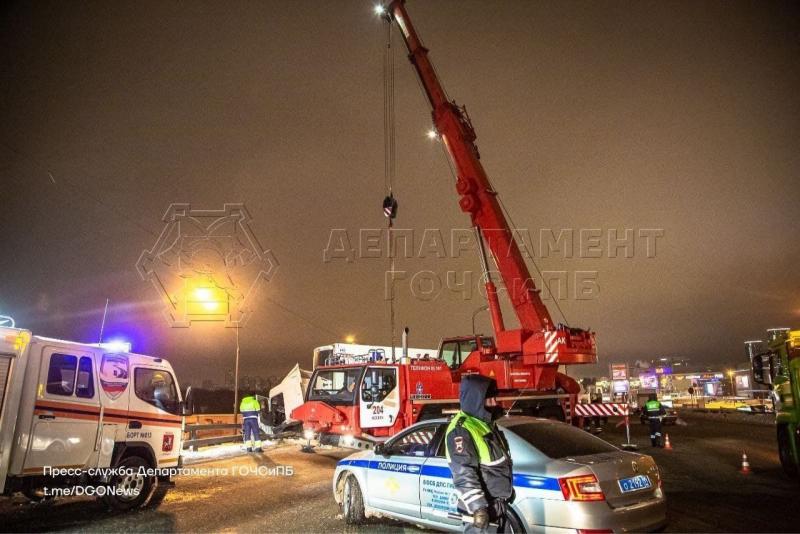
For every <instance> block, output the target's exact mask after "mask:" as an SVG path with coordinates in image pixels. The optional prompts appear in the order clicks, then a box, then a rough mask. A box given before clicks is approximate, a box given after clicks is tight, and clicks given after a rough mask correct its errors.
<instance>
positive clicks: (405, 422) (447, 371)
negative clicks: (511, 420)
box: [291, 335, 574, 448]
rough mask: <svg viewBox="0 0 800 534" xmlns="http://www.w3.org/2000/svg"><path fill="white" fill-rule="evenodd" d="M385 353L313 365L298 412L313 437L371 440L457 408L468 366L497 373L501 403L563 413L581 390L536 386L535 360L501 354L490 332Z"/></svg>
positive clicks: (359, 444)
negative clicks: (431, 349) (395, 355)
mask: <svg viewBox="0 0 800 534" xmlns="http://www.w3.org/2000/svg"><path fill="white" fill-rule="evenodd" d="M382 354H385V353H380V354H379V353H374V352H372V353H368V354H366V355H361V356H352V355H340V356H339V357H335V358H334V357H329V358H328V359H326V365H319V366H318V367H317V368H316V369H315V370H314V373H313V374H312V375H311V378H310V380H309V383H308V388H307V390H306V394H305V398H304V401H305V402H304V403H303V404H302V405H301V406H299V407H297V408H295V409H294V410H293V411H292V412H291V417H292V419H294V420H298V421H302V422H303V427H304V429H305V436H306V438H307V439H312V438H317V439H318V440H319V442H320V443H322V444H331V445H344V446H354V447H356V448H370V447H371V445H372V444H374V443H375V442H377V441H381V440H383V439H385V438H387V437H389V436H392V435H394V434H395V433H397V432H398V431H400V430H402V429H403V428H406V427H408V426H410V425H412V424H414V423H416V422H418V421H421V420H424V419H432V418H436V417H441V416H442V415H444V414H448V413H454V412H455V411H457V409H458V390H459V386H460V383H461V376H462V375H464V374H473V373H480V374H484V375H486V376H491V377H493V378H495V379H496V380H497V382H498V387H499V389H500V391H501V396H500V397H499V399H498V400H499V402H500V404H501V405H502V406H503V407H505V408H506V409H508V410H509V411H511V412H513V413H524V414H531V415H539V416H545V417H555V418H558V419H561V420H563V419H564V410H563V408H562V406H561V401H562V400H563V399H566V398H567V397H569V395H568V394H567V393H574V392H572V391H566V390H562V391H558V392H556V394H547V392H537V391H533V390H532V389H530V388H531V387H532V376H531V370H530V368H529V367H525V366H524V363H523V362H522V361H515V360H513V359H509V358H507V357H503V356H500V355H498V354H497V351H496V348H495V343H494V339H493V338H492V337H490V336H481V335H475V336H463V337H455V338H446V339H444V340H442V342H441V343H440V345H439V350H438V353H437V354H436V355H435V356H433V357H432V356H430V355H429V354H428V353H425V354H424V355H422V356H420V355H419V354H417V355H416V356H412V355H411V353H410V351H409V352H408V354H409V355H408V356H407V357H401V358H399V359H398V360H397V361H392V360H391V359H389V358H386V357H384V356H383V355H382Z"/></svg>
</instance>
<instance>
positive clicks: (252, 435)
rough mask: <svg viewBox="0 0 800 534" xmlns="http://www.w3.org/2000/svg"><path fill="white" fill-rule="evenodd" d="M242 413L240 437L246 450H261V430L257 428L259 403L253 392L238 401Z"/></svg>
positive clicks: (259, 410)
mask: <svg viewBox="0 0 800 534" xmlns="http://www.w3.org/2000/svg"><path fill="white" fill-rule="evenodd" d="M239 412H241V414H242V439H243V440H244V442H245V444H246V445H247V452H263V449H262V448H261V431H260V429H259V428H258V414H259V412H261V404H260V403H259V402H258V399H256V396H255V394H253V395H247V396H246V397H244V398H243V399H242V402H240V403H239Z"/></svg>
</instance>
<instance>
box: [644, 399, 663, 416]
mask: <svg viewBox="0 0 800 534" xmlns="http://www.w3.org/2000/svg"><path fill="white" fill-rule="evenodd" d="M644 409H645V410H646V411H647V412H649V413H655V414H656V415H658V412H660V411H661V403H660V402H658V401H657V400H650V401H647V403H646V404H645V405H644Z"/></svg>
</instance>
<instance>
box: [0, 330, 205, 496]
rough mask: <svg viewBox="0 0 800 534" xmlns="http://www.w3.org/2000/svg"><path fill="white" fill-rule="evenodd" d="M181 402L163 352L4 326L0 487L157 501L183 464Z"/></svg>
mask: <svg viewBox="0 0 800 534" xmlns="http://www.w3.org/2000/svg"><path fill="white" fill-rule="evenodd" d="M187 396H188V392H187ZM187 404H188V402H184V401H183V399H182V397H181V394H180V390H179V388H178V382H177V380H176V379H175V373H174V372H173V370H172V366H171V365H170V364H169V362H167V361H166V360H164V359H162V358H156V357H153V356H145V355H142V354H133V353H131V352H129V351H127V350H124V349H123V350H113V348H112V347H109V346H106V345H102V344H94V345H93V344H85V343H74V342H70V341H62V340H58V339H49V338H46V337H41V336H33V335H31V333H30V332H29V331H27V330H22V329H18V328H2V327H0V493H2V494H3V495H11V494H12V493H14V492H22V493H24V494H25V495H27V496H28V497H29V498H31V499H35V500H38V499H42V498H47V497H49V496H58V495H66V494H69V493H67V492H68V491H71V492H72V493H71V494H73V495H75V494H78V495H81V494H82V495H96V496H98V497H100V498H102V499H103V500H104V501H105V502H106V503H108V504H109V505H110V506H112V507H114V508H117V509H131V508H136V507H138V506H141V505H143V504H145V503H148V502H151V503H155V502H156V501H158V500H160V499H162V498H163V496H164V494H165V493H166V490H167V489H168V488H169V487H170V486H171V480H170V475H171V473H170V470H169V469H168V468H175V467H179V466H180V464H181V449H182V441H183V416H184V415H189V410H188V409H187ZM173 471H174V470H173ZM64 488H69V489H68V490H66V491H65V490H64Z"/></svg>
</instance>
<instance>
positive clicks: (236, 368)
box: [233, 324, 239, 423]
mask: <svg viewBox="0 0 800 534" xmlns="http://www.w3.org/2000/svg"><path fill="white" fill-rule="evenodd" d="M238 415H239V325H238V324H237V325H236V363H235V364H234V366H233V422H234V423H235V422H236V417H237V416H238Z"/></svg>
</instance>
